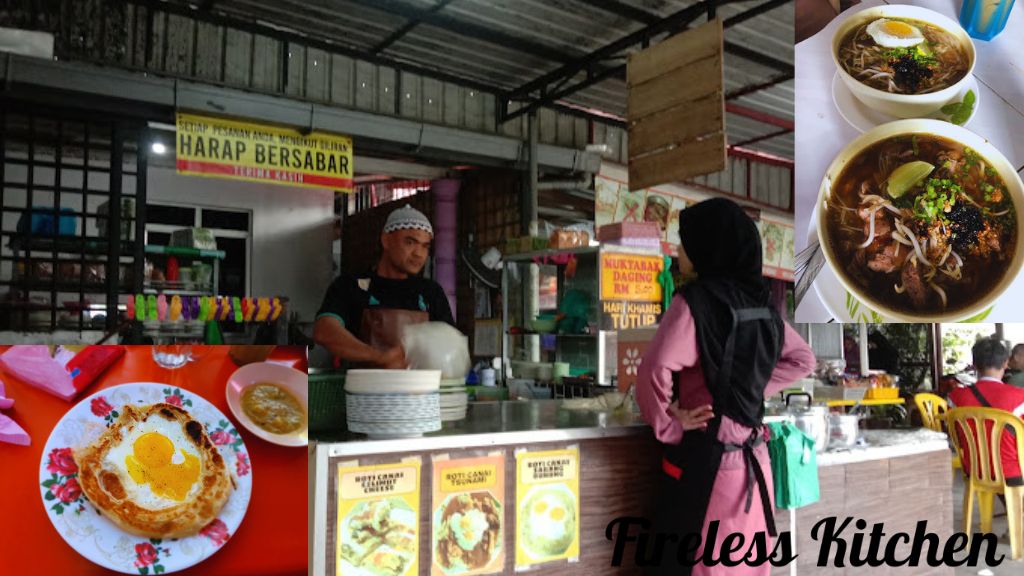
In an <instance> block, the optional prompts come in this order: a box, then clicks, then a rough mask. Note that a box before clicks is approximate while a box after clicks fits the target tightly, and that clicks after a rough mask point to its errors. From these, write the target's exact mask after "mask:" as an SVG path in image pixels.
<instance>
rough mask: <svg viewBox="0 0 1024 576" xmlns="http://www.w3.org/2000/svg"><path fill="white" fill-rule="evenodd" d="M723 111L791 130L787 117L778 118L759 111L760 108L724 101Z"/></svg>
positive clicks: (791, 124)
mask: <svg viewBox="0 0 1024 576" xmlns="http://www.w3.org/2000/svg"><path fill="white" fill-rule="evenodd" d="M725 111H726V112H728V113H730V114H736V115H737V116H743V117H744V118H750V119H751V120H757V121H758V122H763V123H765V124H771V125H772V126H778V127H779V128H785V129H787V130H793V121H792V120H789V119H787V118H780V117H779V116H774V115H772V114H769V113H767V112H761V111H760V110H754V109H753V108H748V107H746V106H740V105H739V104H733V103H731V102H726V104H725Z"/></svg>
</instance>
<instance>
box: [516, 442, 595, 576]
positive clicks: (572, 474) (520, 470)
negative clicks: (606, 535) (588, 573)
mask: <svg viewBox="0 0 1024 576" xmlns="http://www.w3.org/2000/svg"><path fill="white" fill-rule="evenodd" d="M579 471H580V451H579V448H569V449H566V450H549V451H544V452H526V451H521V452H517V453H516V570H517V571H518V570H522V569H525V568H526V567H528V566H531V565H534V564H540V563H542V562H551V561H554V560H565V559H568V560H570V561H575V560H578V559H579V555H580V475H579Z"/></svg>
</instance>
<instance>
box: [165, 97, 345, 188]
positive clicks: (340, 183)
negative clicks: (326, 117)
mask: <svg viewBox="0 0 1024 576" xmlns="http://www.w3.org/2000/svg"><path fill="white" fill-rule="evenodd" d="M175 152H176V154H177V166H178V173H179V174H192V175H196V176H212V177H216V178H230V179H232V180H246V181H249V182H265V183H271V184H285V185H288V186H304V187H308V188H330V189H333V190H337V191H340V192H351V191H352V169H353V167H352V139H351V138H349V137H347V136H338V135H334V134H322V133H314V134H309V135H303V134H301V133H299V132H298V131H297V130H291V129H288V128H278V127H275V126H264V125H261V124H252V123H248V122H237V121H234V120H225V119H222V118H212V117H209V116H197V115H194V114H184V113H178V115H177V136H176V138H175Z"/></svg>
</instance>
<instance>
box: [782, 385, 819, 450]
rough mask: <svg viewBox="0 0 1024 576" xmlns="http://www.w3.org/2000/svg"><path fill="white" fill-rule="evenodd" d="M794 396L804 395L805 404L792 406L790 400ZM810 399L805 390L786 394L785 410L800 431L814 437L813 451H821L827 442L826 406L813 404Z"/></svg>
mask: <svg viewBox="0 0 1024 576" xmlns="http://www.w3.org/2000/svg"><path fill="white" fill-rule="evenodd" d="M796 396H806V397H807V406H803V407H798V406H793V405H792V403H791V401H792V400H793V398H794V397H796ZM812 400H813V398H812V397H811V395H810V394H808V393H807V392H794V393H793V394H787V395H786V412H787V413H788V414H789V415H790V416H791V417H792V418H793V424H794V425H795V426H796V427H797V428H798V429H799V430H800V431H801V432H803V433H804V434H807V435H808V436H810V437H811V438H813V439H814V451H815V452H823V451H824V450H825V449H826V448H828V442H829V426H828V407H827V406H815V405H813V404H812Z"/></svg>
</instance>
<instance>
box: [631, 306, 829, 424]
mask: <svg viewBox="0 0 1024 576" xmlns="http://www.w3.org/2000/svg"><path fill="white" fill-rule="evenodd" d="M784 324H785V323H784ZM814 363H815V358H814V353H813V352H811V348H810V347H809V346H808V345H807V343H806V342H804V341H803V339H802V338H800V335H799V334H797V333H796V331H795V330H793V328H792V327H791V326H790V325H789V324H785V336H784V341H783V345H782V354H781V356H780V358H779V362H778V364H777V365H776V366H775V370H774V371H773V372H772V376H771V379H770V380H769V382H768V386H767V387H766V389H765V396H771V395H774V394H777V393H778V392H780V391H781V390H782V389H783V388H785V387H786V386H788V385H789V384H791V383H793V382H795V381H796V380H798V379H800V378H803V377H804V376H806V375H808V374H810V373H811V371H812V370H813V369H814ZM675 372H680V375H679V387H680V390H679V406H680V407H681V408H684V409H693V408H697V407H699V406H704V405H709V404H712V403H713V402H712V398H711V392H710V391H709V390H708V387H707V385H706V384H705V381H704V371H703V370H702V369H701V366H700V351H699V348H698V346H697V330H696V326H694V321H693V315H692V314H691V313H690V307H689V305H687V303H686V300H684V299H683V298H682V297H679V296H677V297H675V298H673V299H672V305H671V306H670V307H669V309H668V312H666V313H665V316H664V317H663V318H662V321H661V325H660V326H659V327H658V332H657V333H656V334H655V336H654V339H653V340H652V341H651V343H650V345H649V346H648V348H647V352H646V353H645V354H644V358H643V362H642V363H641V364H640V369H639V373H638V375H637V384H636V399H637V404H638V405H639V406H640V412H641V413H642V414H643V417H644V420H645V421H646V422H647V423H648V424H650V425H651V427H652V428H654V434H655V436H656V437H657V438H658V440H660V441H661V442H663V443H665V444H678V443H679V442H680V441H681V440H682V438H683V428H682V425H681V424H680V423H679V421H678V420H677V419H676V418H675V417H674V416H673V415H672V413H671V412H670V411H669V408H670V405H671V403H672V389H673V387H674V385H675V384H674V382H673V378H672V375H673V373H675ZM726 420H728V419H727V418H726ZM737 428H741V427H740V426H739V425H738V424H735V423H733V422H723V427H722V430H720V435H719V437H720V438H721V439H726V438H724V437H732V436H735V438H729V441H739V442H742V440H743V438H745V435H744V433H745V432H748V430H747V431H745V430H739V429H737Z"/></svg>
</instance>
